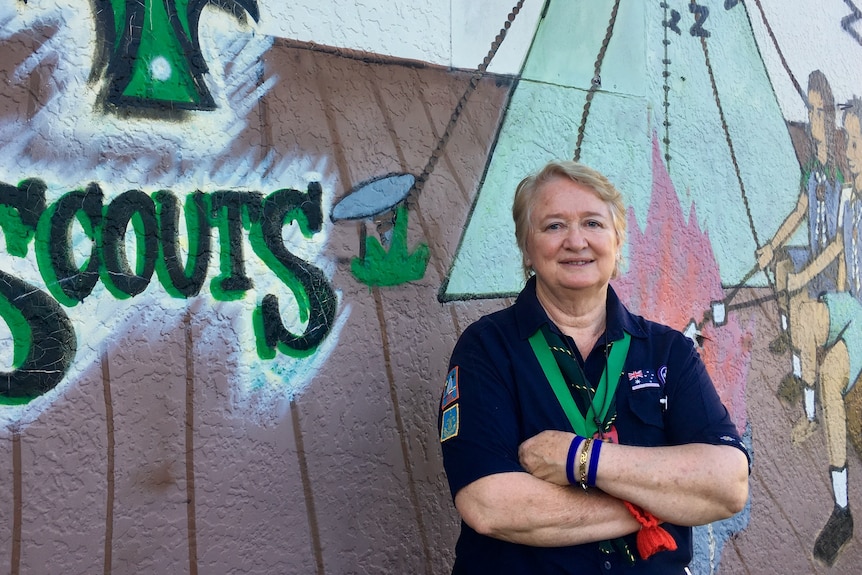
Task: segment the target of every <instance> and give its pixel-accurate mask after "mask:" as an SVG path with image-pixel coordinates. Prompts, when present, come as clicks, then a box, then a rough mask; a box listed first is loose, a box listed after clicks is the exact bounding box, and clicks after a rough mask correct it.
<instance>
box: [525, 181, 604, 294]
mask: <svg viewBox="0 0 862 575" xmlns="http://www.w3.org/2000/svg"><path fill="white" fill-rule="evenodd" d="M619 248H620V245H619V238H618V236H617V232H616V229H615V228H614V224H613V218H612V217H611V211H610V208H609V207H608V205H607V204H606V203H605V202H604V201H602V200H601V199H600V198H599V197H598V195H597V194H596V193H595V192H594V191H593V190H591V189H590V188H588V187H587V186H584V185H582V184H579V183H577V182H573V181H572V180H570V179H568V178H565V177H556V178H554V179H552V180H550V181H549V182H546V183H545V184H543V185H542V187H541V188H540V189H539V190H538V192H537V196H536V198H535V200H534V203H533V209H532V213H531V215H530V231H529V235H528V237H527V250H526V261H527V265H529V266H531V267H532V268H533V271H535V273H536V280H537V281H538V282H539V283H540V284H541V285H542V286H543V287H544V288H547V289H550V290H552V291H554V292H555V293H557V294H558V295H560V296H563V294H564V293H566V292H565V291H561V290H567V289H571V290H581V289H590V288H599V289H603V288H604V287H605V286H607V284H608V281H609V280H610V279H611V276H612V275H613V272H614V267H615V266H616V262H617V252H618V251H619Z"/></svg>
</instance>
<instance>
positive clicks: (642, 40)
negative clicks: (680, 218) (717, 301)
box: [441, 0, 799, 300]
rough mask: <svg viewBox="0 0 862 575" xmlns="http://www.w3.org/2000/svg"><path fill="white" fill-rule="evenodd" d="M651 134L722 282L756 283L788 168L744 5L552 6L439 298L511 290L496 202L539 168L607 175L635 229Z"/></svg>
mask: <svg viewBox="0 0 862 575" xmlns="http://www.w3.org/2000/svg"><path fill="white" fill-rule="evenodd" d="M707 15H708V17H707ZM653 135H657V137H658V138H659V140H660V142H661V148H662V155H663V158H664V162H665V164H666V166H667V170H668V172H669V173H670V176H671V180H672V181H673V184H674V187H675V189H676V190H677V193H678V195H679V199H680V203H681V204H682V205H683V207H684V208H685V209H686V211H687V209H688V206H689V205H693V206H694V207H695V208H696V209H697V212H698V213H699V214H700V215H701V216H702V217H703V220H702V222H701V223H702V225H703V227H704V228H705V229H706V230H707V231H708V232H709V233H710V234H711V237H712V245H713V247H714V249H715V250H716V259H717V261H718V265H719V268H720V270H721V279H722V282H723V283H724V284H725V285H736V284H738V283H740V282H741V281H743V279H744V280H745V281H746V282H749V280H750V281H751V284H752V285H765V283H766V282H765V278H764V277H763V276H762V274H761V275H759V276H756V277H754V278H752V277H749V274H748V272H749V270H750V269H751V268H752V266H753V265H754V252H755V250H756V248H757V247H759V245H760V243H762V239H760V238H762V237H766V238H768V237H771V235H772V233H773V232H774V231H775V229H776V228H777V227H778V225H779V224H780V222H781V218H782V217H783V215H784V214H785V213H786V212H789V211H791V210H792V208H793V205H794V204H793V203H794V202H795V197H794V196H793V192H795V191H796V190H797V187H798V181H799V165H798V163H797V161H796V156H795V153H794V150H793V147H792V145H791V141H790V138H789V136H788V133H787V129H786V126H785V121H784V118H783V116H782V114H781V110H780V108H779V106H778V103H777V101H776V99H775V96H774V94H773V92H772V87H771V84H770V80H769V78H768V76H767V74H766V70H765V68H764V66H763V63H762V61H761V59H760V55H759V52H758V47H757V44H756V43H755V41H754V37H753V33H752V30H751V26H750V24H749V14H748V11H747V8H746V6H745V5H744V4H742V3H727V4H726V7H722V6H720V5H717V6H712V5H710V6H709V7H708V8H707V7H706V6H700V5H698V4H696V3H692V2H687V1H685V0H678V1H673V0H669V1H667V2H626V1H622V2H619V3H615V2H613V1H612V0H599V1H596V2H589V3H586V4H583V3H577V4H575V3H571V2H563V1H559V0H556V1H554V0H552V1H551V2H549V3H548V4H547V6H546V8H545V12H544V17H543V18H542V19H541V20H540V22H539V27H538V30H537V32H536V37H535V39H534V41H533V44H532V46H531V48H530V51H529V54H528V56H527V59H526V61H525V64H524V68H523V71H522V73H521V76H520V79H519V82H518V85H517V87H516V89H515V90H514V91H513V94H512V97H511V102H510V104H509V106H508V108H507V112H506V117H505V119H504V121H503V123H502V125H501V127H500V131H499V134H498V138H497V142H496V144H495V147H494V151H493V153H492V154H491V156H490V158H489V162H488V165H487V171H486V173H485V176H484V180H483V182H482V186H481V187H480V189H479V193H478V196H477V199H476V203H475V206H474V208H473V212H472V214H471V218H470V221H469V223H468V225H467V226H466V227H465V231H464V236H463V238H462V240H461V244H460V246H459V249H458V254H457V255H456V257H455V260H454V262H453V264H452V270H451V273H450V276H449V278H448V283H447V285H446V286H445V288H444V289H443V290H442V294H441V297H442V298H443V299H444V300H449V299H462V298H469V297H499V296H502V295H510V294H513V293H516V292H517V291H519V290H520V286H521V285H522V273H521V270H520V263H519V262H520V257H519V256H518V254H517V246H516V245H515V242H514V224H513V223H512V221H511V220H512V218H511V214H510V213H509V211H508V209H509V208H508V207H509V206H510V205H511V198H512V196H513V195H514V189H515V186H516V185H517V183H518V181H519V180H520V178H521V177H522V176H523V174H526V173H528V172H530V171H531V170H534V169H536V168H537V167H538V166H541V165H542V164H544V163H545V162H546V161H548V160H550V159H553V158H564V159H571V158H574V157H576V156H577V157H578V158H579V159H580V160H581V161H583V162H585V163H587V164H588V165H592V166H595V167H596V168H597V169H599V170H601V171H602V172H603V173H605V174H606V175H608V177H609V178H610V180H611V181H612V182H614V183H615V184H616V185H617V186H618V187H619V188H620V190H621V191H622V192H623V194H624V196H625V197H626V200H627V203H628V204H629V205H631V206H632V207H633V208H634V211H635V214H636V215H637V222H638V223H639V224H640V225H641V226H642V227H645V226H646V225H647V224H648V222H647V221H646V216H647V208H648V205H649V202H650V195H651V186H650V182H651V181H652V175H651V174H652V173H653V170H654V166H653V163H652V153H651V140H652V137H653ZM764 149H768V150H770V154H769V156H768V158H769V162H768V163H764V162H762V161H761V159H762V158H763V156H762V155H761V154H759V153H758V150H764ZM788 191H790V192H791V193H790V194H787V193H786V192H788ZM728 222H734V223H735V224H736V225H733V226H729V225H728ZM500 229H502V230H503V232H502V234H498V233H494V234H490V233H489V230H500ZM742 232H744V233H742ZM501 237H502V238H504V241H502V242H501V241H500V240H499V238H501Z"/></svg>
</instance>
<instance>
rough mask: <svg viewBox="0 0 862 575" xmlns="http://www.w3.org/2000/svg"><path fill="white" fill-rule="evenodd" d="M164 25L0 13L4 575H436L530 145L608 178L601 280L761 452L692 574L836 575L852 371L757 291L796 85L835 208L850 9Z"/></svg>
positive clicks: (335, 11) (689, 5) (850, 483)
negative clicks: (619, 197) (468, 382)
mask: <svg viewBox="0 0 862 575" xmlns="http://www.w3.org/2000/svg"><path fill="white" fill-rule="evenodd" d="M181 5H182V3H177V2H164V3H162V2H156V1H155V0H152V1H151V0H147V1H146V2H142V3H134V6H133V5H131V4H130V5H129V6H126V3H125V2H119V1H117V2H101V1H100V2H95V1H91V2H89V3H83V4H81V5H78V4H75V3H72V2H69V1H68V0H66V1H51V0H45V1H42V2H33V1H32V0H31V1H30V2H24V1H22V0H10V1H9V2H6V3H4V4H3V5H2V6H0V85H2V86H3V90H2V92H0V230H2V234H0V318H2V320H3V321H0V423H2V426H0V439H2V441H0V462H3V464H2V465H0V484H2V485H4V486H6V488H5V489H3V490H0V518H2V520H0V572H5V571H6V570H8V571H9V573H11V574H18V573H21V574H25V573H26V574H41V573H46V574H47V573H51V574H54V573H64V574H65V573H69V574H76V573H80V574H85V573H86V574H92V573H144V572H147V573H171V574H175V573H198V572H200V573H207V574H218V573H267V574H272V573H285V574H290V573H297V574H299V573H302V574H305V573H318V574H323V573H329V574H336V573H392V574H395V573H426V574H431V573H435V574H436V573H446V572H448V569H449V567H450V565H451V560H452V554H453V548H454V541H455V537H456V536H457V529H458V521H457V517H456V514H455V512H454V509H453V506H452V504H451V501H450V499H449V496H448V489H447V487H446V482H445V476H444V474H443V471H442V465H441V461H440V453H439V437H438V434H437V430H436V420H437V411H438V408H439V400H440V394H441V392H442V389H443V384H444V377H445V373H446V367H447V362H448V356H449V353H450V351H451V348H452V346H453V344H454V342H455V340H456V339H457V337H458V335H459V334H460V333H461V332H462V331H463V329H464V328H465V327H466V326H467V325H468V324H469V323H470V322H471V321H474V320H475V319H477V318H478V317H480V316H481V315H482V314H484V313H487V312H490V311H493V310H495V309H499V308H500V307H501V306H504V305H507V304H508V303H509V302H510V301H511V299H510V298H511V296H512V295H513V294H514V293H516V292H517V290H518V289H519V283H518V282H519V279H520V278H519V271H518V268H519V265H520V258H519V257H518V255H517V253H516V251H515V246H514V241H513V238H512V237H511V235H512V234H511V229H510V228H511V224H510V219H511V218H510V217H509V215H508V210H509V205H510V201H511V195H512V193H513V188H514V183H515V182H517V180H518V179H519V178H520V177H521V176H522V175H523V174H524V172H526V171H528V170H531V169H533V168H535V167H536V166H538V165H540V164H541V163H543V162H544V161H545V160H547V159H549V158H551V157H563V158H571V157H579V158H580V159H581V160H583V161H585V162H588V163H590V164H592V165H594V166H596V167H598V168H600V169H602V170H603V171H605V172H606V173H608V174H609V175H610V176H611V178H612V179H613V180H614V181H615V182H616V183H617V185H618V186H619V187H620V188H621V189H622V190H623V192H624V194H625V195H626V198H627V201H628V203H629V206H630V210H629V230H630V238H629V240H630V241H629V244H628V246H627V248H626V262H625V273H624V274H623V276H622V277H621V278H620V279H619V280H618V281H617V283H616V287H617V289H618V291H619V292H620V293H621V294H623V295H624V297H625V299H626V301H628V302H629V303H630V305H631V306H632V307H633V308H634V309H635V310H637V311H639V312H641V313H643V314H645V315H649V316H650V317H654V318H657V319H660V320H662V321H665V322H667V323H670V324H672V325H674V326H675V327H677V328H679V329H680V330H685V329H690V330H697V331H699V332H700V334H699V335H701V336H704V337H705V339H703V340H702V341H704V342H705V343H704V346H703V350H702V353H703V355H704V358H705V361H706V363H707V365H708V367H709V369H710V370H711V372H712V374H713V376H714V378H715V380H716V385H717V387H718V388H719V392H720V393H721V395H722V397H723V399H724V400H725V402H726V404H727V405H728V408H729V409H730V411H731V414H732V416H733V418H734V421H735V422H736V423H737V425H738V426H739V429H740V431H741V432H743V433H744V434H745V437H746V440H747V441H748V442H750V444H751V447H752V450H753V452H754V457H755V466H754V471H753V474H752V476H751V500H750V505H749V506H748V507H747V508H746V510H745V511H744V512H743V513H741V514H739V515H738V516H737V517H734V518H733V519H731V520H729V521H727V522H722V523H720V524H715V525H711V526H704V527H701V528H698V530H697V531H696V535H697V537H696V539H697V550H696V555H697V556H696V559H695V562H694V563H693V564H692V571H693V572H694V573H697V574H705V573H724V574H728V573H773V572H775V573H827V572H835V573H848V574H849V573H855V572H856V571H857V570H858V565H859V564H860V561H862V556H860V549H859V546H858V543H857V542H856V539H855V537H851V538H850V540H849V542H848V544H847V545H845V546H844V547H843V548H842V549H841V551H840V552H838V553H835V554H834V555H833V556H831V557H830V561H834V562H833V564H832V566H828V565H827V563H828V562H829V561H824V559H823V557H822V556H818V555H817V554H816V553H815V552H814V545H815V540H817V538H818V535H821V534H822V533H823V531H822V530H823V529H824V526H825V525H826V522H827V519H828V518H829V517H830V513H832V512H833V508H834V507H835V505H836V504H837V503H841V504H843V503H844V502H845V501H844V491H842V489H843V486H846V499H847V503H848V504H849V508H850V509H858V508H860V504H862V501H860V490H859V489H858V485H859V480H858V476H859V473H858V470H859V467H860V466H859V455H858V454H857V452H856V447H857V446H858V445H860V444H862V441H860V437H862V436H860V433H862V423H861V422H862V410H860V405H862V403H860V399H859V398H858V397H857V396H856V395H855V394H854V392H852V391H849V390H848V389H846V388H842V389H840V390H839V393H838V396H837V399H836V396H835V395H834V394H833V395H829V393H828V392H829V391H833V390H834V389H836V388H835V386H834V384H832V383H829V382H832V381H833V379H834V378H833V379H829V377H831V374H835V375H836V377H838V378H839V379H840V377H841V375H842V374H843V373H844V370H845V369H846V368H847V367H849V366H851V364H852V362H851V359H850V358H851V357H855V356H856V355H857V354H858V352H859V351H862V348H860V347H859V346H860V343H859V341H858V340H852V339H850V338H846V339H845V340H844V341H843V342H842V343H840V344H838V345H836V344H835V342H834V341H832V340H829V341H828V342H823V341H821V339H819V338H820V334H821V332H824V333H825V332H826V330H827V328H828V327H829V326H830V324H829V317H828V316H824V315H823V314H822V313H821V312H822V306H821V307H818V306H816V305H812V306H808V307H805V306H803V308H802V309H805V310H809V309H811V310H814V311H813V312H812V315H805V314H804V313H802V314H797V313H796V312H795V311H794V312H793V313H791V314H790V315H791V316H792V320H791V321H793V322H796V323H793V324H792V325H799V326H801V327H797V328H796V329H795V330H794V332H793V333H794V334H795V335H794V336H793V345H792V346H789V347H788V346H785V347H781V346H779V345H774V344H773V342H774V341H775V340H777V339H779V336H780V335H781V327H780V326H781V323H782V320H781V314H782V313H784V314H785V315H787V314H788V313H790V312H788V311H787V306H786V305H785V304H786V303H787V298H786V295H785V292H784V291H782V290H783V286H782V285H779V284H778V283H777V278H776V276H775V273H774V272H773V271H772V270H771V269H770V270H768V271H767V272H766V273H764V272H762V271H758V269H757V267H756V266H755V264H756V252H757V250H758V248H760V247H761V246H763V245H764V244H767V243H768V242H770V241H772V239H773V238H774V236H775V235H776V233H777V232H778V231H779V230H780V229H781V227H782V224H783V223H784V222H786V221H787V219H788V217H789V214H791V213H792V212H793V209H794V207H795V206H797V203H798V200H799V198H800V197H801V195H803V194H804V192H803V191H802V189H801V188H800V175H802V174H803V172H804V169H805V167H806V163H807V160H808V158H809V156H811V154H812V142H813V139H812V135H811V129H810V126H809V116H808V112H807V109H808V108H807V104H808V102H807V82H808V77H809V74H810V73H811V72H812V71H814V70H820V71H822V72H823V73H824V75H825V77H826V78H827V79H828V81H829V84H830V85H831V89H832V91H833V93H834V100H835V112H836V116H835V120H834V122H835V125H836V134H837V136H836V137H835V139H834V140H833V141H832V149H831V152H830V153H831V157H832V158H833V160H834V163H836V164H837V165H838V166H839V167H840V169H841V170H842V173H843V175H844V180H845V182H846V183H847V187H848V190H849V188H851V187H853V186H855V183H854V182H853V177H852V176H853V175H854V174H855V171H854V170H855V165H854V164H853V163H852V161H851V160H850V158H849V155H850V154H848V153H847V150H848V149H850V146H849V145H848V143H852V142H853V141H854V140H853V136H854V133H853V132H852V130H849V129H847V128H845V126H844V123H843V122H844V117H843V108H844V107H846V106H843V104H845V103H847V102H848V100H850V99H851V98H853V97H854V96H858V95H859V91H860V88H859V86H862V69H860V68H859V67H858V66H857V65H855V64H854V62H856V61H857V60H858V56H859V55H860V52H862V37H860V34H862V30H860V31H858V32H857V27H858V26H859V24H857V22H856V21H857V20H858V19H860V18H857V16H856V15H857V14H862V13H859V9H858V8H857V7H856V5H855V3H854V2H851V1H850V0H846V1H845V2H838V1H835V2H830V3H825V2H821V1H820V0H793V1H789V2H779V1H778V0H748V1H731V0H726V1H725V0H720V1H719V0H714V1H713V0H709V1H707V0H699V1H698V2H690V1H688V0H666V1H664V2H657V1H656V2H652V1H651V2H643V1H641V0H620V2H619V5H618V7H617V8H618V10H614V7H615V2H614V1H613V0H590V1H589V2H587V1H580V0H579V1H574V0H552V1H550V2H543V1H541V0H526V1H524V2H519V3H516V2H514V1H513V2H511V3H505V2H501V1H500V0H481V1H471V0H453V1H451V2H438V1H430V0H429V1H427V2H415V1H407V0H398V1H395V2H379V1H375V0H364V1H362V2H346V1H341V0H335V1H326V0H317V1H314V2H311V1H306V0H299V1H293V2H289V3H285V2H277V1H275V0H236V1H235V2H233V3H224V2H221V3H216V2H213V3H206V4H204V5H203V7H202V8H201V7H195V8H192V9H191V11H190V12H182V10H185V8H178V6H181ZM219 5H221V7H219ZM177 10H180V12H177ZM599 83H600V86H599V85H598V84H599ZM851 127H852V124H851ZM831 208H835V209H837V205H831ZM174 217H176V219H174ZM830 217H834V218H835V219H836V220H837V215H834V214H833V216H830ZM808 227H809V226H808V222H802V223H800V225H799V227H798V229H797V230H795V232H794V233H793V234H792V237H791V238H790V239H789V241H788V242H787V244H788V245H792V246H796V247H797V248H799V249H803V248H805V246H806V244H807V242H808V233H807V230H808ZM175 238H176V241H174V239H175ZM207 238H208V239H209V241H208V242H207V241H206V240H207ZM172 250H173V251H176V252H177V254H178V259H172V257H171V252H172ZM190 254H191V255H190ZM845 254H846V250H843V251H841V252H840V255H839V258H843V257H844V255H845ZM827 273H832V272H827ZM833 275H834V274H833ZM841 278H843V276H841ZM833 279H839V278H837V277H835V278H833ZM806 288H807V286H803V290H802V292H804V293H808V290H807V289H806ZM832 289H833V292H835V291H842V290H840V289H839V288H837V287H833V288H832ZM851 292H853V293H852V295H857V294H855V292H854V290H851ZM812 301H813V303H814V304H816V303H817V302H816V300H812ZM716 302H718V303H716ZM792 309H793V310H796V309H797V308H796V307H792ZM817 310H820V311H817ZM718 314H722V315H724V316H725V317H723V318H719V317H718ZM833 323H834V321H833ZM801 342H806V343H805V344H803V343H801ZM809 342H811V343H810V344H809ZM803 345H805V346H806V347H805V350H804V351H805V353H803V350H801V348H802V347H803ZM794 346H795V347H794ZM836 349H838V350H845V349H846V351H847V354H848V355H847V356H846V359H841V358H839V360H838V361H832V360H833V359H834V358H835V356H836V354H835V353H832V354H829V353H827V352H829V351H830V350H836ZM800 356H802V359H799V358H800ZM800 363H801V364H802V365H801V366H800ZM794 367H799V368H800V369H799V371H800V372H801V373H802V374H803V376H804V378H807V379H808V380H810V381H807V382H805V383H807V384H808V385H809V386H810V388H811V389H812V390H815V395H814V397H815V402H814V404H813V405H814V412H813V413H814V415H816V417H817V421H818V423H819V424H820V425H819V427H817V428H816V429H815V430H814V432H813V434H811V435H809V436H807V437H804V438H801V437H800V436H798V435H794V432H793V429H794V426H795V425H796V424H797V421H798V420H799V417H800V416H801V415H803V413H804V411H803V407H804V405H805V402H804V387H805V383H801V384H800V383H798V382H796V385H795V386H794V385H788V381H789V382H790V383H793V380H787V378H786V377H785V376H786V375H787V374H788V373H790V372H792V370H793V369H794ZM824 373H825V374H829V375H828V377H827V376H824V375H823V374H824ZM824 378H825V379H824ZM851 379H852V378H851ZM782 381H784V383H782ZM824 382H825V383H824ZM847 383H848V384H849V383H853V382H852V381H848V382H847ZM842 392H844V393H842ZM827 397H828V398H830V399H829V400H826V399H824V398H827ZM824 407H825V408H826V409H824ZM836 413H837V414H838V415H837V416H836ZM826 429H828V430H829V432H828V433H827V431H826ZM836 430H838V431H839V432H842V433H845V434H846V437H845V436H843V435H841V434H840V433H837V432H836ZM842 430H843V431H842ZM842 440H843V442H842ZM842 446H843V447H845V448H846V449H845V451H846V453H845V455H844V467H843V468H841V467H840V461H838V460H837V459H840V457H841V453H842ZM839 468H841V469H846V477H847V479H846V482H845V483H841V481H840V480H838V482H837V483H836V482H835V481H833V475H834V474H831V473H830V471H834V470H835V469H839ZM830 537H832V538H833V539H834V537H833V536H832V535H830Z"/></svg>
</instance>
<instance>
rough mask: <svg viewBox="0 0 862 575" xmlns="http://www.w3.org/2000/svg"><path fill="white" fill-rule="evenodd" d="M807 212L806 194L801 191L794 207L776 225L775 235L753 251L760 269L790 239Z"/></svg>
mask: <svg viewBox="0 0 862 575" xmlns="http://www.w3.org/2000/svg"><path fill="white" fill-rule="evenodd" d="M807 213H808V194H806V193H804V192H803V193H801V194H799V200H798V201H797V202H796V207H795V208H793V211H792V212H790V213H789V214H788V215H787V217H786V218H785V219H784V221H783V222H782V223H781V226H779V227H778V231H776V232H775V235H774V236H772V239H771V240H769V241H768V242H767V243H766V244H764V245H763V246H761V247H760V248H758V250H757V251H756V252H755V256H756V257H757V265H758V266H759V267H760V269H763V268H765V267H766V266H768V265H769V264H770V263H772V260H773V259H774V258H775V250H777V249H778V248H780V247H781V246H783V245H784V244H785V243H787V240H788V239H790V236H792V235H793V233H794V232H795V231H796V230H797V229H798V228H799V224H800V223H802V220H803V219H804V218H805V216H806V215H807Z"/></svg>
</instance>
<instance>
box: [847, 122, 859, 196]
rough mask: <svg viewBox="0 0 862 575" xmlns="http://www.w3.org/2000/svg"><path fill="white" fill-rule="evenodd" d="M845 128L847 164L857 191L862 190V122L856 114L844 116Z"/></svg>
mask: <svg viewBox="0 0 862 575" xmlns="http://www.w3.org/2000/svg"><path fill="white" fill-rule="evenodd" d="M844 130H845V131H846V132H847V149H846V155H847V165H848V167H849V168H850V176H851V179H852V180H853V185H854V187H855V188H856V190H857V192H858V191H862V122H860V119H859V117H858V116H857V115H856V114H847V115H846V116H845V117H844Z"/></svg>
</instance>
